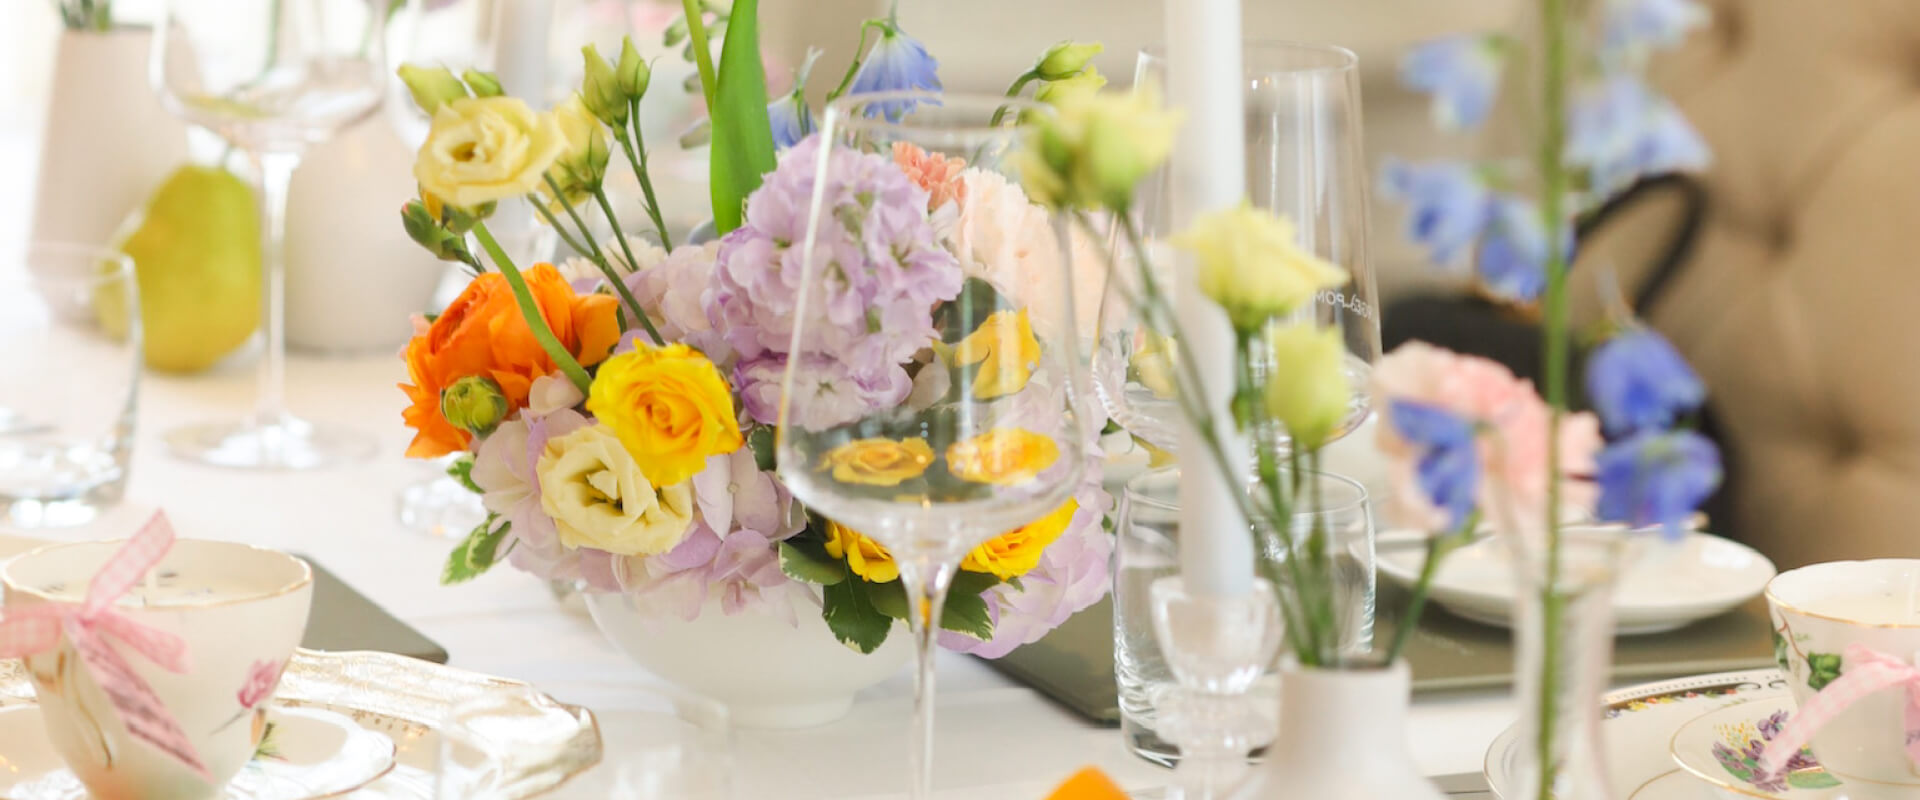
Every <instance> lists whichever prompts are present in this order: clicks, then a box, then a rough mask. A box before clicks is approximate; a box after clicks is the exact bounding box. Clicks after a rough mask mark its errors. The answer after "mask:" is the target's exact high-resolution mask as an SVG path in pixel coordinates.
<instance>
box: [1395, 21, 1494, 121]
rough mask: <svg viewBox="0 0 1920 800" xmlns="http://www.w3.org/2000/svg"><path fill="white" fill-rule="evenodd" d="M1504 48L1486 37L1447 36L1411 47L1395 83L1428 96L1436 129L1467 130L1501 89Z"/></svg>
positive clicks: (1490, 107)
mask: <svg viewBox="0 0 1920 800" xmlns="http://www.w3.org/2000/svg"><path fill="white" fill-rule="evenodd" d="M1503 51H1504V46H1503V44H1502V42H1501V40H1500V39H1499V38H1498V37H1494V36H1489V35H1485V34H1468V35H1462V36H1449V37H1446V38H1444V39H1435V40H1433V41H1430V42H1425V43H1423V44H1420V45H1416V46H1415V47H1414V48H1413V49H1412V50H1411V51H1409V52H1408V53H1407V56H1406V58H1404V59H1402V60H1401V62H1400V82H1401V83H1403V84H1405V85H1406V86H1407V88H1409V89H1412V90H1414V91H1417V92H1424V93H1427V94H1430V95H1433V118H1434V122H1435V124H1437V125H1439V126H1440V127H1441V128H1446V129H1457V128H1472V127H1476V126H1478V125H1479V124H1480V123H1481V122H1484V121H1486V118H1487V114H1488V112H1490V111H1492V110H1493V103H1494V100H1495V98H1496V97H1497V96H1498V94H1499V91H1500V67H1501V62H1502V61H1503V60H1504V52H1503Z"/></svg>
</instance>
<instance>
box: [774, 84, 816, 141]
mask: <svg viewBox="0 0 1920 800" xmlns="http://www.w3.org/2000/svg"><path fill="white" fill-rule="evenodd" d="M767 121H768V122H771V123H772V124H773V149H775V150H785V149H787V148H789V147H792V146H794V145H795V144H798V143H799V142H800V140H801V139H805V138H807V134H810V133H813V129H814V125H813V111H812V109H809V108H807V100H806V98H804V97H801V96H800V90H798V89H795V90H794V91H793V93H792V94H789V95H787V96H785V97H782V98H780V99H778V100H775V101H773V102H771V103H768V104H767Z"/></svg>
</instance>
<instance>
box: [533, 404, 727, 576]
mask: <svg viewBox="0 0 1920 800" xmlns="http://www.w3.org/2000/svg"><path fill="white" fill-rule="evenodd" d="M535 473H536V474H537V475H538V476H539V480H540V507H541V509H542V510H544V511H546V512H547V515H548V516H550V517H552V518H553V523H554V528H555V529H556V530H557V531H558V533H559V535H560V543H561V544H563V545H565V546H566V547H567V548H568V549H578V548H582V547H591V548H594V549H596V550H605V551H607V552H609V553H613V554H614V555H621V556H639V555H657V554H660V553H664V552H667V551H668V550H672V549H673V548H674V546H675V545H678V544H680V542H681V540H683V539H685V538H686V536H687V530H688V528H689V527H690V526H691V525H692V524H693V489H692V487H691V486H690V485H688V484H687V482H685V481H682V482H680V483H677V484H674V485H672V486H667V487H665V488H655V487H654V485H653V484H652V483H649V482H648V481H647V479H646V476H644V475H642V474H640V466H639V465H638V464H636V463H634V460H633V456H630V455H628V454H627V449H626V448H625V447H623V446H621V444H620V437H618V436H615V435H614V434H613V431H611V430H608V429H607V428H606V427H605V426H603V425H593V426H590V427H586V428H581V429H579V430H577V431H574V432H572V433H569V434H567V435H565V436H561V437H558V438H555V439H552V440H549V441H548V442H547V446H546V449H545V451H544V452H542V453H541V455H540V462H539V465H538V466H537V467H536V468H535Z"/></svg>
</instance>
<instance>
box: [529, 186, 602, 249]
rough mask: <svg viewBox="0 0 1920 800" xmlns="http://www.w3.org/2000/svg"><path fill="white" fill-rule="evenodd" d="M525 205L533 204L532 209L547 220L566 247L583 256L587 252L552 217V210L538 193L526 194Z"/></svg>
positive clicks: (558, 221)
mask: <svg viewBox="0 0 1920 800" xmlns="http://www.w3.org/2000/svg"><path fill="white" fill-rule="evenodd" d="M527 205H530V206H533V210H534V211H535V212H537V213H538V214H539V215H540V218H541V219H544V220H546V221H547V225H548V226H550V227H552V228H553V232H554V233H557V234H560V241H561V242H562V243H564V244H566V246H567V249H569V250H572V251H573V252H576V253H579V254H580V255H583V256H584V255H586V254H587V252H588V251H587V248H586V247H585V246H584V245H582V244H580V242H579V241H577V240H575V239H574V238H573V235H572V234H569V233H567V229H566V227H565V226H562V225H561V224H560V220H558V219H555V218H554V216H553V212H552V211H551V210H548V208H547V204H546V201H544V200H542V199H541V198H540V197H539V196H538V195H528V196H527Z"/></svg>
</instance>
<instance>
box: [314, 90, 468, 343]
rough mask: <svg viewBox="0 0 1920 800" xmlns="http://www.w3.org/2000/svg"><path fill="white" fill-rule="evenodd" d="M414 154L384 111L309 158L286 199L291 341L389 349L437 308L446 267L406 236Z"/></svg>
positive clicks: (348, 130)
mask: <svg viewBox="0 0 1920 800" xmlns="http://www.w3.org/2000/svg"><path fill="white" fill-rule="evenodd" d="M412 176H413V153H412V151H410V150H408V149H407V146H406V145H405V144H404V143H402V142H401V141H400V135H399V134H398V133H397V132H395V131H394V129H393V126H392V124H390V123H389V122H388V121H387V118H386V117H385V116H384V115H375V116H373V117H372V118H369V119H366V120H363V121H361V122H360V123H359V124H356V125H354V126H353V127H351V128H348V129H347V130H344V131H341V132H340V134H339V135H338V136H335V137H334V138H333V139H332V140H330V141H328V142H326V143H325V144H322V145H320V146H319V147H316V148H314V149H313V150H311V151H309V152H308V153H307V156H306V158H305V159H303V160H302V161H301V163H300V169H299V170H298V171H296V172H294V174H293V188H292V190H291V192H290V193H289V195H288V197H287V295H286V302H287V306H286V309H287V312H286V314H287V316H286V321H287V344H288V345H290V346H292V347H296V348H299V349H302V350H307V351H313V352H322V353H334V354H361V353H377V352H383V351H391V350H393V349H395V348H397V347H399V346H400V345H401V344H402V343H404V342H406V340H407V338H408V337H409V336H411V335H412V334H413V326H412V324H411V323H409V322H408V319H407V318H408V316H409V315H410V314H413V313H415V312H424V311H430V310H437V309H430V308H429V306H430V305H432V303H433V292H434V289H435V288H436V287H438V286H439V285H440V279H441V278H442V277H444V276H445V275H446V272H447V269H448V264H447V262H444V261H440V260H437V259H435V258H434V257H433V256H430V255H428V254H427V253H426V251H425V250H422V249H420V246H419V245H416V244H414V243H413V240H411V239H409V238H407V232H406V229H405V228H403V227H402V226H401V225H400V206H401V204H403V203H405V202H406V201H407V200H408V199H410V198H412V197H414V195H415V193H416V192H417V189H416V188H415V186H414V183H413V177H412Z"/></svg>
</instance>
